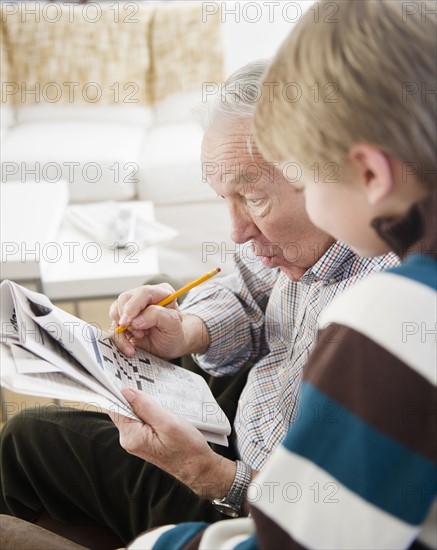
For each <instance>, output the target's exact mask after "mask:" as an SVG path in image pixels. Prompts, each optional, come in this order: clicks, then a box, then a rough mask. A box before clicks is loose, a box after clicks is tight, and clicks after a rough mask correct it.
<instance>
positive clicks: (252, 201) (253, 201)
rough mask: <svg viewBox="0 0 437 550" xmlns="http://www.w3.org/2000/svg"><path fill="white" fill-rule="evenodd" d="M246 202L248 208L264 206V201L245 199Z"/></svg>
mask: <svg viewBox="0 0 437 550" xmlns="http://www.w3.org/2000/svg"><path fill="white" fill-rule="evenodd" d="M247 202H248V204H249V205H250V206H255V207H257V206H263V205H264V204H265V202H266V201H265V199H247Z"/></svg>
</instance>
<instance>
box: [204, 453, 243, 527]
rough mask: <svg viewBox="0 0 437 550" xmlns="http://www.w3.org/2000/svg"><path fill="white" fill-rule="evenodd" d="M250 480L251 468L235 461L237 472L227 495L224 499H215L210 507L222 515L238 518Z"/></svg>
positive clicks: (239, 461)
mask: <svg viewBox="0 0 437 550" xmlns="http://www.w3.org/2000/svg"><path fill="white" fill-rule="evenodd" d="M251 479H252V469H251V467H250V466H249V465H248V464H246V463H245V462H242V461H241V460H237V471H236V473H235V478H234V481H233V483H232V486H231V488H230V490H229V493H228V494H227V495H226V496H225V497H224V498H221V499H220V498H216V499H214V500H213V501H212V505H213V506H214V507H215V508H216V509H217V510H218V511H219V512H221V513H222V514H225V515H226V516H230V517H231V518H238V517H239V516H240V514H241V506H242V505H243V502H244V499H245V497H246V492H247V488H248V487H249V483H250V481H251Z"/></svg>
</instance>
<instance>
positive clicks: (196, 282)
mask: <svg viewBox="0 0 437 550" xmlns="http://www.w3.org/2000/svg"><path fill="white" fill-rule="evenodd" d="M220 271H221V269H220V268H219V267H216V268H215V269H212V270H211V271H209V272H208V273H205V275H202V277H199V278H198V279H195V280H194V281H191V283H188V284H186V285H185V286H183V287H182V288H180V289H179V290H176V291H175V292H173V293H172V294H170V295H169V296H167V298H164V299H163V300H160V301H159V302H158V303H156V304H154V305H156V306H162V307H164V306H167V305H168V304H170V303H171V302H173V300H177V299H178V298H179V296H182V294H185V293H186V292H188V291H189V290H191V289H192V288H194V287H195V286H198V285H200V284H202V283H204V282H205V281H207V280H208V279H210V278H211V277H214V275H217V273H220ZM128 328H129V325H126V326H118V327H116V329H115V330H114V331H112V332H111V333H110V334H108V336H107V337H108V338H112V337H113V336H115V335H116V334H120V333H121V332H124V331H125V330H127V329H128Z"/></svg>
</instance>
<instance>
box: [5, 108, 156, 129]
mask: <svg viewBox="0 0 437 550" xmlns="http://www.w3.org/2000/svg"><path fill="white" fill-rule="evenodd" d="M2 112H3V109H2ZM15 116H16V121H17V123H18V124H28V123H31V122H62V121H85V122H104V123H116V124H133V125H135V126H140V127H141V128H142V129H143V130H147V128H150V126H152V124H153V123H154V117H155V113H154V110H153V108H152V107H146V106H137V105H105V106H103V105H98V106H95V105H94V106H86V105H85V106H76V105H75V106H66V105H44V104H43V105H33V106H26V105H23V106H20V107H18V108H16V109H15Z"/></svg>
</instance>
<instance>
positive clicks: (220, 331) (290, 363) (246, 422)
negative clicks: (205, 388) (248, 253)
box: [182, 242, 398, 470]
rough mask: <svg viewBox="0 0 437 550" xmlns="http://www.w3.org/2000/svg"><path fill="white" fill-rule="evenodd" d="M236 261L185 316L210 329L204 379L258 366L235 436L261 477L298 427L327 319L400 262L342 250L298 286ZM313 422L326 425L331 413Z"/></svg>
mask: <svg viewBox="0 0 437 550" xmlns="http://www.w3.org/2000/svg"><path fill="white" fill-rule="evenodd" d="M235 261H236V269H235V272H234V273H232V275H228V276H226V277H223V278H222V279H219V280H218V281H216V282H214V283H210V284H208V285H203V286H201V287H199V288H197V289H195V290H192V291H191V292H190V293H189V294H188V296H187V298H186V299H185V301H184V304H183V306H182V309H183V310H184V311H185V312H187V313H190V314H193V315H197V316H198V317H200V318H201V319H202V320H203V322H204V323H205V325H206V327H207V329H208V332H209V336H210V341H211V343H210V346H209V348H208V351H207V352H206V353H205V354H204V355H198V356H196V361H197V362H198V363H199V365H200V366H201V367H202V368H203V369H204V370H205V371H207V372H208V373H210V374H212V375H214V376H222V375H225V374H232V373H235V372H237V371H238V369H239V368H240V367H242V366H243V365H245V364H246V363H247V362H249V361H250V362H252V363H254V366H253V367H252V369H251V371H250V373H249V377H248V381H247V384H246V386H245V388H244V390H243V392H242V394H241V397H240V400H239V404H238V410H237V416H236V419H235V422H234V429H235V432H236V436H237V445H238V450H239V453H240V456H241V459H242V460H244V461H245V462H247V463H248V464H249V465H250V466H251V467H252V468H254V469H257V470H258V469H260V468H262V466H263V465H264V463H265V462H266V460H267V459H268V458H269V455H270V454H271V452H272V450H273V449H274V448H275V447H276V446H277V445H278V444H279V443H280V442H281V441H282V440H283V439H284V437H285V435H286V433H287V431H288V428H289V426H290V424H291V423H292V420H293V416H294V414H295V411H296V406H297V402H298V397H299V388H300V381H301V378H302V372H303V367H304V365H305V363H306V362H307V359H308V355H309V353H310V351H311V349H312V347H313V345H314V344H315V342H316V338H317V330H318V328H319V327H318V325H317V319H318V317H319V314H320V312H321V311H322V309H323V308H324V307H325V306H326V305H327V304H328V303H329V302H330V301H331V300H332V299H333V298H334V296H336V294H338V293H339V292H342V291H343V290H344V289H345V288H347V287H348V286H350V285H353V284H354V283H355V282H357V281H358V280H360V279H362V278H363V277H365V276H367V275H369V274H370V273H371V272H374V271H381V270H383V269H388V268H389V267H393V266H395V265H397V264H398V259H397V257H396V256H395V255H394V254H391V253H390V254H387V255H386V256H380V257H377V258H371V259H369V258H360V257H359V256H357V255H356V254H355V253H354V252H353V251H352V250H351V249H350V248H349V247H347V246H346V245H344V244H342V243H338V242H337V243H335V244H333V245H332V246H331V247H330V248H329V250H328V251H327V252H326V253H325V254H324V255H323V256H322V257H321V258H320V259H319V260H318V261H317V262H316V263H315V265H314V266H313V267H311V268H310V269H308V271H307V272H306V273H305V274H304V276H303V277H302V278H301V280H300V281H299V282H297V283H296V282H293V281H291V280H290V279H288V278H287V276H286V275H284V274H283V273H281V271H280V270H279V269H267V268H265V267H264V266H263V265H262V264H261V262H260V261H258V260H254V259H253V258H251V259H247V258H246V259H245V258H243V257H242V255H238V254H237V255H236V257H235ZM320 328H322V327H320ZM330 337H331V338H332V341H333V342H335V334H332V335H330ZM314 414H315V415H316V416H317V417H319V418H321V419H322V417H323V415H325V416H326V415H328V414H329V411H314ZM320 421H321V420H320Z"/></svg>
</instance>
